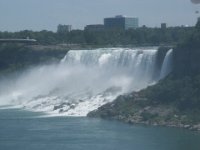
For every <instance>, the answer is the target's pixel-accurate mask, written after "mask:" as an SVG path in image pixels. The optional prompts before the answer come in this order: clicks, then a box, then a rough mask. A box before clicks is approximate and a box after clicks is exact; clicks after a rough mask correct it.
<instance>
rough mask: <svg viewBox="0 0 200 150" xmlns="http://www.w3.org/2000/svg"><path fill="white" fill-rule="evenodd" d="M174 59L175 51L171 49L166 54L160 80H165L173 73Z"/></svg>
mask: <svg viewBox="0 0 200 150" xmlns="http://www.w3.org/2000/svg"><path fill="white" fill-rule="evenodd" d="M172 59H173V49H170V50H168V52H167V53H166V55H165V58H164V61H163V64H162V67H161V71H160V79H163V78H164V77H165V76H166V75H168V74H169V73H170V72H171V71H172Z"/></svg>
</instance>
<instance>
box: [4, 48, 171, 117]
mask: <svg viewBox="0 0 200 150" xmlns="http://www.w3.org/2000/svg"><path fill="white" fill-rule="evenodd" d="M156 54H157V49H146V50H143V49H124V48H112V49H111V48H108V49H96V50H72V51H69V52H68V53H67V55H66V56H65V57H64V58H63V59H62V60H61V62H60V64H55V65H46V66H39V67H35V68H32V69H30V70H28V71H26V72H24V73H23V74H22V75H20V76H19V77H17V78H16V79H13V80H12V81H11V80H9V82H8V81H4V83H3V84H1V85H0V103H1V104H4V105H5V104H7V105H15V106H16V105H17V106H20V107H23V108H26V109H29V110H34V111H45V112H48V113H49V114H53V115H56V114H60V115H66V116H86V115H87V113H88V112H90V111H92V110H95V109H97V108H98V107H100V106H102V105H104V104H105V103H108V102H111V101H113V100H114V99H115V98H116V97H117V96H118V95H120V94H123V93H127V92H130V91H138V90H140V89H142V88H145V87H147V86H148V85H149V84H152V83H155V82H156V81H157V80H159V79H160V76H159V75H158V76H157V79H155V78H154V77H153V76H155V74H154V73H155V69H156V68H155V66H156V64H155V63H156ZM164 63H165V62H164ZM166 63H168V62H166ZM165 73H168V71H165V72H164V71H163V73H162V77H164V76H166V74H165ZM1 83H2V82H1Z"/></svg>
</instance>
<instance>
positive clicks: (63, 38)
mask: <svg viewBox="0 0 200 150" xmlns="http://www.w3.org/2000/svg"><path fill="white" fill-rule="evenodd" d="M193 31H194V27H169V28H166V29H161V28H147V27H141V28H137V29H130V30H106V29H105V30H100V31H90V30H72V31H70V32H63V33H56V32H52V31H47V30H42V31H37V32H36V31H30V30H24V31H19V32H0V38H27V37H29V38H33V39H36V40H37V41H38V44H42V45H51V44H81V45H84V44H86V45H111V46H117V45H136V46H141V45H142V46H151V45H163V44H164V45H174V44H176V43H181V42H182V41H184V40H185V39H187V37H189V36H190V35H191V33H193Z"/></svg>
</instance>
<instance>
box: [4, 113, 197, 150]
mask: <svg viewBox="0 0 200 150" xmlns="http://www.w3.org/2000/svg"><path fill="white" fill-rule="evenodd" d="M43 115H44V114H42V113H33V112H27V111H24V110H20V109H0V150H64V149H67V150H92V149H95V150H199V149H200V134H199V133H196V132H191V131H187V130H183V129H176V128H163V127H149V126H140V125H128V124H124V123H120V122H116V121H106V120H101V119H90V118H85V117H44V116H43ZM41 116H42V117H41Z"/></svg>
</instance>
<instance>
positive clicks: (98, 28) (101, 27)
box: [85, 24, 104, 31]
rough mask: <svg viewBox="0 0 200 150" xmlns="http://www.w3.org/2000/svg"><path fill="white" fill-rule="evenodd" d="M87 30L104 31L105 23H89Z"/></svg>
mask: <svg viewBox="0 0 200 150" xmlns="http://www.w3.org/2000/svg"><path fill="white" fill-rule="evenodd" d="M85 30H87V31H102V30H104V25H103V24H92V25H87V26H86V27H85Z"/></svg>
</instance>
